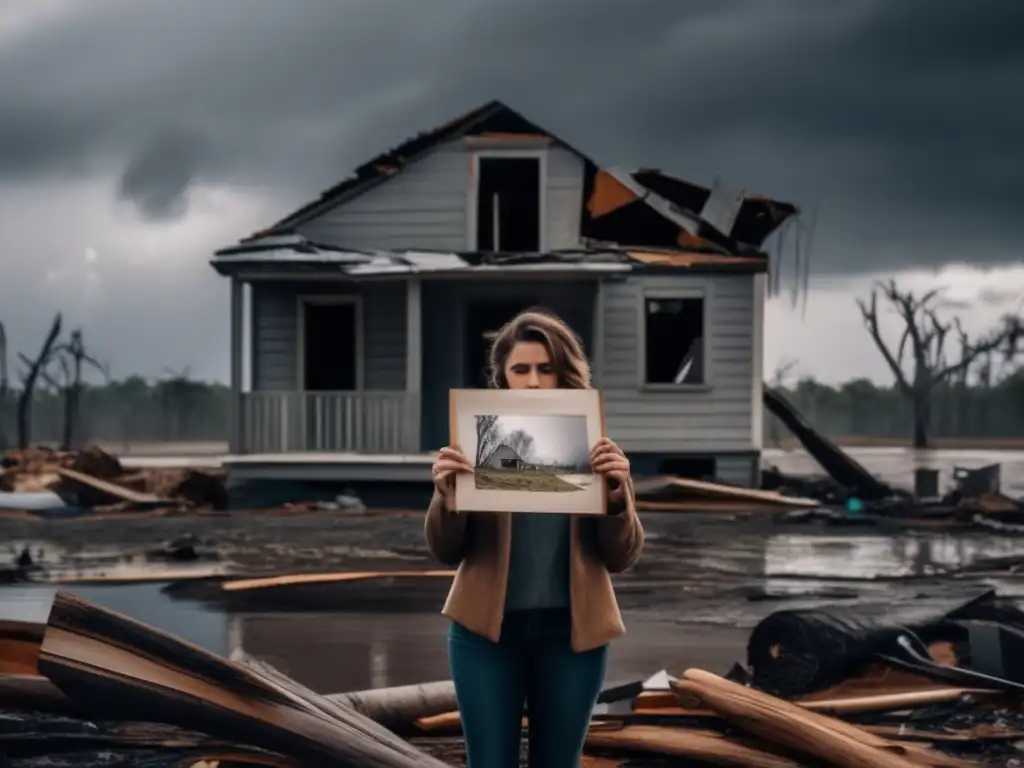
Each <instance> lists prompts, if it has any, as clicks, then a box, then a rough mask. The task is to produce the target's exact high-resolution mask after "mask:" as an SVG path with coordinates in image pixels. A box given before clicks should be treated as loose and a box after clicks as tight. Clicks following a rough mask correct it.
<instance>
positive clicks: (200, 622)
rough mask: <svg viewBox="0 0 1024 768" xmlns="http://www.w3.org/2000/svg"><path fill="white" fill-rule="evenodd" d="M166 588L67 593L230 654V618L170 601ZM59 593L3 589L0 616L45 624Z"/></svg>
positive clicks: (33, 587) (27, 587)
mask: <svg viewBox="0 0 1024 768" xmlns="http://www.w3.org/2000/svg"><path fill="white" fill-rule="evenodd" d="M163 587H164V584H161V583H146V584H120V585H116V586H109V585H92V584H90V585H86V584H78V585H75V586H74V587H71V588H69V589H67V590H66V591H68V592H71V593H73V594H76V595H79V596H80V597H83V598H85V599H86V600H89V601H91V602H94V603H97V604H99V605H101V606H103V607H104V608H108V609H109V610H111V611H115V612H117V613H120V614H123V615H125V616H129V617H131V618H133V619H136V620H138V621H142V622H145V623H146V624H149V625H150V626H153V627H156V628H157V629H161V630H163V631H164V632H169V633H171V634H173V635H176V636H177V637H179V638H181V639H182V640H186V641H188V642H190V643H194V644H196V645H199V646H201V647H203V648H206V649H207V650H209V651H212V652H214V653H218V654H222V655H224V654H227V653H228V651H229V643H228V626H229V624H228V617H227V616H226V615H225V614H223V613H222V612H220V611H217V610H211V609H209V608H207V607H205V606H203V605H200V604H199V603H189V602H180V601H175V600H171V599H170V598H169V597H168V596H167V595H165V594H163V593H162V592H161V591H160V590H161V589H162V588H163ZM56 591H57V588H56V587H51V586H47V585H41V584H17V585H9V586H4V587H0V614H2V615H18V616H26V617H28V616H31V617H32V620H42V621H45V620H46V617H47V616H48V615H49V610H50V604H51V602H52V601H53V595H54V593H55V592H56Z"/></svg>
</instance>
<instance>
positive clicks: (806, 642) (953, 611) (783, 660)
mask: <svg viewBox="0 0 1024 768" xmlns="http://www.w3.org/2000/svg"><path fill="white" fill-rule="evenodd" d="M972 620H975V621H986V622H995V623H999V624H1003V625H1006V626H1009V627H1012V628H1016V629H1022V628H1024V611H1021V610H1020V609H1019V608H1018V607H1017V606H1016V604H1014V603H1013V602H1011V601H1009V600H1006V599H1004V598H1000V597H997V596H996V594H995V592H994V591H989V592H986V593H984V594H982V595H980V596H978V597H975V598H973V599H971V600H969V601H967V602H962V603H959V604H950V603H945V604H944V605H937V606H936V605H931V606H927V607H921V608H909V609H908V607H907V606H906V605H902V606H895V607H891V608H890V607H887V606H877V605H876V606H834V607H827V608H816V609H808V610H786V611H777V612H776V613H773V614H771V615H770V616H767V617H766V618H764V619H763V620H762V621H761V622H760V623H759V624H758V625H757V626H756V627H754V630H753V631H752V632H751V633H750V640H749V642H748V644H747V664H748V665H749V666H750V668H751V672H752V676H753V684H754V686H755V687H757V688H760V689H761V690H763V691H767V692H768V693H771V694H773V695H775V696H781V697H783V698H790V699H791V698H795V697H797V696H802V695H805V694H808V693H812V692H814V691H818V690H821V689H822V688H827V687H828V686H830V685H835V684H836V683H839V682H841V681H843V680H845V679H847V678H849V677H850V676H851V675H853V674H855V673H856V672H857V670H858V668H859V667H861V666H862V665H863V664H864V663H866V662H867V661H870V660H871V659H874V658H879V657H887V656H891V655H892V654H893V653H896V654H897V655H899V651H900V649H901V648H902V647H903V646H905V645H906V644H907V638H910V639H911V640H912V641H914V642H915V643H924V644H927V643H931V642H935V641H936V640H941V639H947V638H946V635H947V634H949V632H950V631H952V630H953V629H955V628H956V627H957V626H958V625H957V624H956V622H957V621H972ZM949 639H954V638H952V637H951V638H949Z"/></svg>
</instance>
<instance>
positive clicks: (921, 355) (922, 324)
mask: <svg viewBox="0 0 1024 768" xmlns="http://www.w3.org/2000/svg"><path fill="white" fill-rule="evenodd" d="M879 293H881V295H882V297H883V298H884V299H885V300H886V301H887V302H888V304H889V305H890V307H892V308H893V309H894V310H896V313H897V314H898V315H899V317H900V320H901V321H902V323H903V332H902V334H901V335H900V340H899V344H898V345H897V346H896V349H895V351H893V350H892V349H890V347H889V346H888V345H887V344H886V342H885V340H884V339H883V338H882V333H881V330H880V329H879V323H878V295H879ZM940 293H941V292H940V291H939V290H938V289H936V290H931V291H927V292H925V293H924V294H922V295H920V296H917V295H915V294H914V293H913V292H912V291H901V290H900V289H899V287H898V286H897V285H896V281H895V280H889V281H888V282H887V283H878V284H877V285H876V288H875V289H874V290H872V291H871V296H870V297H869V298H868V300H867V301H865V300H863V299H857V305H858V306H859V307H860V311H861V315H862V316H863V318H864V325H865V327H866V328H867V330H868V333H869V334H871V338H872V340H873V341H874V342H875V346H876V347H878V351H879V352H881V353H882V357H884V358H885V362H886V364H887V365H888V366H889V370H890V371H892V374H893V376H895V378H896V386H897V387H898V388H899V390H900V391H901V392H902V393H903V394H904V396H905V397H907V398H908V399H909V400H910V402H911V404H912V407H913V412H914V442H913V445H914V447H915V448H927V447H928V445H929V441H928V430H929V427H930V424H931V415H932V394H933V392H934V390H935V388H936V386H938V385H939V384H941V383H944V382H950V381H955V380H956V379H957V378H958V377H961V376H964V375H966V373H967V371H968V370H969V369H970V368H971V367H972V366H973V365H974V364H975V362H976V361H979V360H982V359H983V358H984V356H985V355H987V354H988V353H990V352H994V351H996V350H998V349H999V348H1000V347H1004V348H1005V350H1006V354H1008V355H1014V354H1016V342H1017V338H1018V336H1019V332H1020V331H1019V328H1020V324H1019V322H1018V321H1017V320H1016V319H1014V318H1006V319H1004V322H1003V323H1002V324H1001V325H1000V326H999V327H997V328H995V329H993V330H992V331H990V332H989V333H988V334H986V335H985V336H984V337H982V338H980V339H974V340H972V339H971V338H970V337H969V336H968V334H967V333H966V332H965V331H964V330H963V328H962V326H961V325H960V321H959V320H958V319H957V318H954V319H952V320H948V321H944V320H942V319H941V318H940V317H939V316H938V309H939V301H938V300H939V298H940ZM954 330H955V332H956V334H957V336H958V337H959V341H960V344H959V346H960V350H959V359H958V360H955V361H952V360H950V358H949V355H948V353H947V351H946V341H947V338H948V337H949V334H950V331H954ZM908 351H909V354H910V360H909V361H908V362H909V365H908V366H907V367H908V368H909V372H908V370H907V369H905V368H904V360H905V358H906V355H907V352H908Z"/></svg>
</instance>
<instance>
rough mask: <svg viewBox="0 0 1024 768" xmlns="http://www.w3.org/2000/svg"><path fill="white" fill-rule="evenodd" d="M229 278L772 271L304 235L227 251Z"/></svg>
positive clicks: (665, 256) (582, 252) (223, 268)
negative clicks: (376, 246) (391, 245)
mask: <svg viewBox="0 0 1024 768" xmlns="http://www.w3.org/2000/svg"><path fill="white" fill-rule="evenodd" d="M212 263H213V266H214V268H215V269H216V270H217V271H218V272H219V273H220V274H222V275H228V274H233V273H235V272H238V271H241V270H244V271H246V272H248V273H250V274H253V273H259V272H260V271H263V270H267V271H269V272H272V273H274V274H280V271H281V266H282V265H285V264H287V265H289V266H290V267H291V268H292V269H293V270H294V271H295V272H298V273H303V274H306V273H308V274H324V273H326V274H333V275H336V276H339V277H343V278H348V279H353V280H355V279H361V278H386V277H395V278H401V277H412V276H419V277H444V276H455V275H485V274H495V273H502V274H508V273H548V274H552V273H567V272H571V273H581V274H587V273H589V274H592V275H595V276H596V275H600V274H605V275H607V274H622V273H629V272H659V271H664V270H672V271H675V270H688V271H691V272H741V273H757V272H766V271H767V269H768V260H767V259H766V258H765V257H764V255H763V254H762V255H755V256H733V255H725V254H721V253H717V252H706V251H699V250H678V249H672V250H669V249H651V248H645V247H629V246H620V245H617V244H601V245H597V246H592V247H589V248H579V249H572V250H562V251H549V252H546V253H519V252H516V253H503V252H497V253H492V252H475V251H474V252H462V253H455V252H445V251H422V250H400V251H358V250H350V249H344V248H335V247H331V246H326V245H320V244H316V243H313V242H310V241H309V240H307V239H306V238H305V237H303V236H302V235H298V234H292V235H268V236H265V237H258V238H254V239H251V240H249V241H246V242H244V243H240V244H238V245H234V246H231V247H229V248H223V249H221V250H219V251H217V253H216V254H215V256H214V258H213V260H212Z"/></svg>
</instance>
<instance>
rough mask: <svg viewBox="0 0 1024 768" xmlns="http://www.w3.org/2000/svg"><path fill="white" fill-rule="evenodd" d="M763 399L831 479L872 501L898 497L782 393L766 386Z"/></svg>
mask: <svg viewBox="0 0 1024 768" xmlns="http://www.w3.org/2000/svg"><path fill="white" fill-rule="evenodd" d="M762 397H763V400H764V404H765V406H766V407H767V408H768V410H769V411H771V413H772V415H773V416H774V417H775V418H777V419H778V420H779V421H781V422H782V423H783V424H785V425H786V428H787V429H788V430H789V431H790V432H792V433H793V435H794V437H796V439H797V440H799V441H800V444H801V445H802V446H803V447H804V450H806V451H807V452H808V453H809V454H811V456H812V457H813V458H814V460H815V461H817V462H818V463H819V464H820V465H821V468H822V469H824V470H825V471H826V472H827V473H828V475H829V477H831V478H832V479H833V480H835V481H836V482H837V483H839V484H840V485H842V486H843V487H844V488H846V489H848V490H850V491H851V492H853V493H855V494H856V495H857V496H859V497H860V498H862V499H865V500H867V501H873V500H876V499H885V498H889V497H891V496H894V495H896V492H895V491H894V490H893V488H892V487H891V486H889V485H886V484H885V483H883V482H882V481H881V480H879V479H878V478H877V477H875V476H874V475H872V474H871V473H870V472H868V470H867V469H865V468H864V466H862V465H861V464H860V463H859V462H857V461H855V460H854V459H852V458H851V457H850V456H848V455H847V454H846V453H845V452H844V451H843V450H842V449H841V448H840V447H839V446H837V445H836V444H835V443H833V442H832V441H831V440H829V439H828V438H827V437H825V436H824V435H822V434H821V433H820V432H818V431H817V430H816V429H815V428H814V427H812V426H811V424H810V423H809V422H808V421H807V419H805V418H804V417H803V415H802V414H801V413H800V412H799V411H798V410H797V409H796V408H795V407H794V406H793V404H792V403H790V402H789V401H788V400H787V399H786V398H785V397H783V396H782V395H781V394H779V392H777V391H776V390H774V389H772V388H771V387H769V386H767V385H765V387H764V394H763V396H762Z"/></svg>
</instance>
